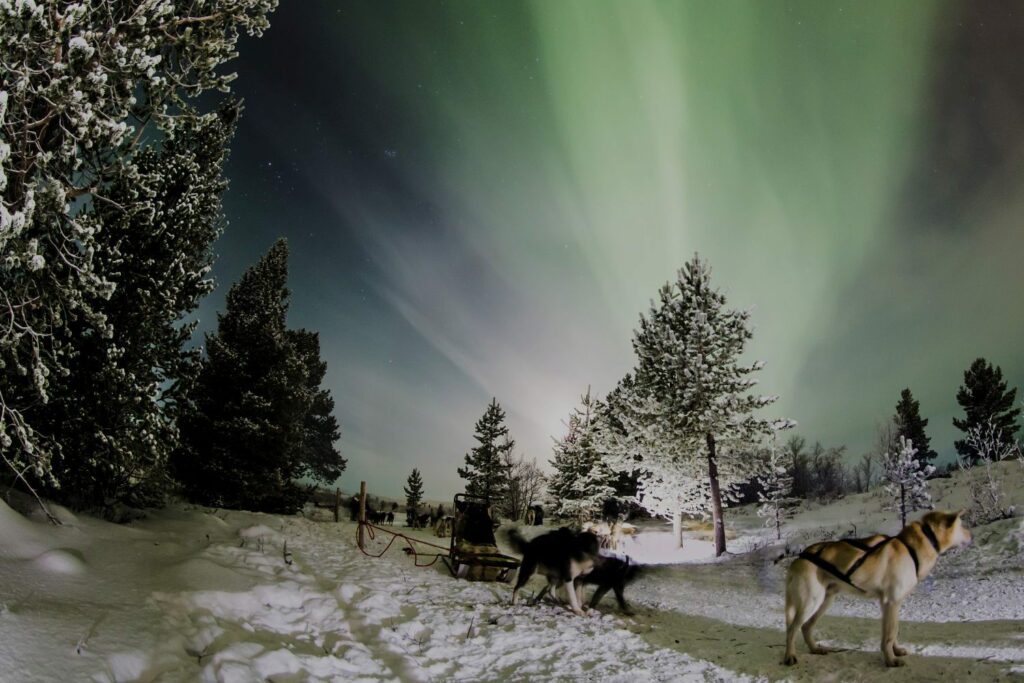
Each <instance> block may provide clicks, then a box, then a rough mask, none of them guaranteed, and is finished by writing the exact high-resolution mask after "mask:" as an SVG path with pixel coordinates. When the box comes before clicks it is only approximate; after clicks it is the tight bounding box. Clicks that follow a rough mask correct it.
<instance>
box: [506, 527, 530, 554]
mask: <svg viewBox="0 0 1024 683" xmlns="http://www.w3.org/2000/svg"><path fill="white" fill-rule="evenodd" d="M508 543H509V545H511V546H512V548H513V549H514V550H515V551H516V552H517V553H519V554H520V555H522V554H523V553H525V552H526V546H527V545H528V543H529V541H527V540H526V539H525V538H523V534H522V532H521V531H519V527H513V528H511V529H509V530H508Z"/></svg>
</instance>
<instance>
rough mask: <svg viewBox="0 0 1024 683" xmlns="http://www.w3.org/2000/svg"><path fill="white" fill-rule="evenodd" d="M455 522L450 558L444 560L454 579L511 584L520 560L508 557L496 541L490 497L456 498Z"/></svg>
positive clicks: (457, 496)
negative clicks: (488, 498) (510, 580)
mask: <svg viewBox="0 0 1024 683" xmlns="http://www.w3.org/2000/svg"><path fill="white" fill-rule="evenodd" d="M453 507H454V509H455V519H454V522H453V525H452V526H453V528H452V541H451V547H450V548H449V550H448V557H442V558H441V559H442V560H443V561H444V563H445V564H446V565H447V566H448V569H449V571H451V573H452V576H454V577H456V578H465V579H469V580H471V581H472V580H475V581H508V580H509V578H510V575H511V573H512V570H514V569H518V568H519V560H517V559H516V558H514V557H511V556H509V555H504V554H502V552H501V551H500V550H499V549H498V544H497V541H496V540H495V538H494V526H495V525H494V520H492V519H491V513H490V509H489V508H490V506H489V503H488V501H487V499H486V498H481V497H479V496H470V495H468V494H465V493H458V494H456V495H455V500H454V503H453Z"/></svg>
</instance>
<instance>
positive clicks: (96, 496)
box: [36, 103, 238, 507]
mask: <svg viewBox="0 0 1024 683" xmlns="http://www.w3.org/2000/svg"><path fill="white" fill-rule="evenodd" d="M237 114H238V106H237V105H236V104H234V103H229V104H227V105H225V106H223V107H221V109H220V110H219V111H218V112H217V113H216V114H211V115H208V116H203V117H199V118H197V119H190V120H187V121H183V122H181V123H180V124H179V125H178V126H177V128H176V129H175V132H174V135H172V136H169V137H168V138H167V139H166V140H165V141H164V144H163V145H162V146H161V147H160V148H159V149H156V148H149V149H146V150H143V151H142V152H141V153H140V154H139V155H138V157H137V158H136V159H135V165H136V169H137V174H133V175H132V176H131V177H130V178H126V177H119V178H117V179H116V180H115V181H114V182H112V183H111V186H110V188H109V189H108V190H107V194H106V196H107V199H108V200H109V201H107V202H98V203H96V204H94V205H92V206H91V207H90V208H89V209H88V211H87V214H86V215H88V216H90V217H94V218H95V219H96V220H97V222H98V223H100V224H102V225H103V226H104V229H103V242H104V249H103V250H101V251H99V252H98V253H97V254H96V255H95V256H94V257H93V268H94V270H95V272H96V273H97V274H98V275H99V276H101V277H103V278H104V279H107V280H111V281H115V282H117V284H118V286H117V287H116V288H115V289H114V291H113V293H112V294H111V296H110V297H109V298H104V297H100V296H96V295H91V296H87V297H86V298H87V300H88V301H89V305H90V307H91V308H92V309H93V310H94V311H96V312H98V313H101V314H102V315H104V316H105V318H106V321H107V323H108V324H109V326H110V333H109V334H106V335H98V334H89V333H88V330H89V324H88V323H87V322H86V321H84V320H80V319H79V320H71V321H69V322H68V323H67V329H68V330H69V331H70V332H71V334H70V335H69V337H68V340H67V346H68V349H69V351H73V352H74V355H75V362H74V363H73V364H71V365H70V366H69V367H68V372H66V373H61V374H59V375H57V377H56V378H54V379H52V380H51V382H50V396H51V400H50V402H49V403H48V404H46V405H43V406H41V407H40V408H39V410H38V411H37V417H36V423H37V425H38V426H39V428H40V429H41V431H43V432H44V433H46V434H48V435H50V436H51V437H52V438H53V439H54V440H55V442H56V443H58V444H60V447H59V449H58V450H57V451H56V453H55V456H56V457H55V459H54V462H53V473H54V475H55V477H56V479H57V481H59V482H60V483H61V488H59V489H55V490H52V491H50V492H49V493H50V495H51V496H53V497H55V498H57V499H58V500H61V501H62V502H66V503H71V504H73V505H76V506H78V507H82V506H100V505H104V504H108V503H110V502H113V501H118V502H128V503H133V504H136V505H146V504H155V503H159V502H160V499H161V496H162V494H163V493H164V492H165V490H166V481H167V479H166V471H165V470H166V463H167V458H168V456H169V454H170V453H171V452H172V451H173V450H174V449H175V448H176V447H177V443H178V430H177V424H176V423H177V418H178V416H179V414H180V412H181V411H180V409H181V403H182V396H183V392H184V391H185V389H186V388H187V386H188V384H189V383H190V381H191V380H192V379H194V374H195V370H196V368H197V361H198V352H197V351H196V350H189V349H185V348H184V347H185V344H186V343H187V341H188V340H189V338H190V337H191V335H192V332H193V330H194V329H195V323H190V324H181V320H182V319H183V318H184V317H185V316H186V315H187V314H189V313H191V312H192V311H194V310H195V308H196V307H197V306H198V304H199V301H200V299H201V298H202V297H204V296H205V295H206V294H208V293H209V292H210V290H211V289H212V288H213V282H212V280H211V279H210V278H209V276H208V273H209V270H210V267H211V265H212V261H213V242H214V240H215V239H216V238H217V236H218V235H219V234H220V230H221V226H222V224H223V216H222V212H221V194H222V193H223V191H224V189H225V188H226V187H227V181H226V180H225V179H224V178H223V175H222V168H223V164H224V161H225V158H226V155H227V144H228V142H229V140H230V138H231V135H232V132H233V129H234V123H235V120H236V118H237ZM133 199H134V200H135V201H134V202H133ZM123 207H132V209H131V210H130V211H126V210H125V209H124V208H123Z"/></svg>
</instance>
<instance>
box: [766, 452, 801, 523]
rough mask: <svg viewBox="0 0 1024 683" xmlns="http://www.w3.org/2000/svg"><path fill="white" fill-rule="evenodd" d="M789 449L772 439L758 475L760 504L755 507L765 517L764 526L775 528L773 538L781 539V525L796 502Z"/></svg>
mask: <svg viewBox="0 0 1024 683" xmlns="http://www.w3.org/2000/svg"><path fill="white" fill-rule="evenodd" d="M789 455H790V451H789V450H788V449H785V448H778V447H777V446H776V444H775V441H774V440H773V441H772V443H771V446H770V447H769V449H768V459H767V462H765V471H764V473H763V474H762V475H761V476H760V477H759V480H760V482H761V491H760V492H759V493H758V497H759V499H760V501H761V505H760V506H759V507H758V508H757V514H758V516H759V517H764V518H765V526H767V527H771V528H774V529H775V538H776V539H777V540H782V525H783V524H784V523H785V521H786V520H787V519H788V518H789V511H790V509H791V508H792V507H793V505H795V504H796V502H797V499H796V498H794V497H793V495H792V494H793V477H792V475H791V474H790V471H791V470H792V467H793V465H792V460H791V458H790V457H789Z"/></svg>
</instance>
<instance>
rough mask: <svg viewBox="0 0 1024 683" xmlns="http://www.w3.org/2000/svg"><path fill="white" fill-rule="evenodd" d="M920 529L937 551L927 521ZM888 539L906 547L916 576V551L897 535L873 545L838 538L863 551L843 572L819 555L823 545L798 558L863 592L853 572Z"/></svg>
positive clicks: (922, 523)
mask: <svg viewBox="0 0 1024 683" xmlns="http://www.w3.org/2000/svg"><path fill="white" fill-rule="evenodd" d="M921 530H922V531H923V532H924V535H925V538H927V539H928V542H929V543H931V545H932V547H933V548H935V552H936V553H938V552H939V539H938V538H936V536H935V531H933V530H932V527H931V525H930V524H928V523H927V522H921ZM889 541H899V542H900V544H902V545H903V547H904V548H906V549H907V553H909V554H910V559H911V560H913V561H914V576H915V577H916V576H918V575H919V574H920V571H921V562H920V560H918V558H917V552H916V551H915V550H914V549H913V548H912V547H911V546H910V545H909V544H907V543H906V542H904V541H903V540H902V539H901V538H900V537H899V536H886V537H885V538H884V539H882V540H881V541H879V542H878V543H876V544H874V545H868V544H867V543H865V542H863V541H861V540H860V539H858V538H842V539H840V540H839V541H837V543H845V544H847V545H852V546H853V547H854V548H856V549H858V550H860V551H862V552H863V553H864V554H863V555H861V556H860V557H858V558H857V559H856V561H854V563H853V564H851V565H850V568H849V569H847V570H846V571H845V572H842V571H839V568H838V567H836V566H835V565H834V564H832V563H831V562H829V561H828V560H825V559H824V558H822V557H821V552H822V551H823V550H824V549H825V548H824V546H822V547H821V548H819V549H818V551H817V552H811V551H809V550H805V551H803V552H802V553H800V555H799V558H800V559H802V560H807V561H808V562H810V563H811V564H814V565H817V566H818V567H820V568H822V569H824V570H825V571H827V572H828V573H829V574H831V575H832V576H834V577H836V578H837V579H839V580H840V581H842V582H843V583H845V584H847V585H849V586H851V587H852V588H853V589H854V590H856V591H858V592H859V593H864V592H865V591H864V589H862V588H860V587H859V586H857V585H856V584H855V583H854V582H853V574H854V572H856V571H857V570H858V569H860V567H861V565H862V564H864V561H865V560H867V559H868V558H869V557H871V555H872V554H873V553H874V552H875V551H876V550H878V549H879V548H881V547H882V546H884V545H885V544H886V543H888V542H889Z"/></svg>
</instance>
